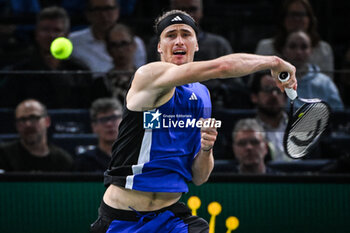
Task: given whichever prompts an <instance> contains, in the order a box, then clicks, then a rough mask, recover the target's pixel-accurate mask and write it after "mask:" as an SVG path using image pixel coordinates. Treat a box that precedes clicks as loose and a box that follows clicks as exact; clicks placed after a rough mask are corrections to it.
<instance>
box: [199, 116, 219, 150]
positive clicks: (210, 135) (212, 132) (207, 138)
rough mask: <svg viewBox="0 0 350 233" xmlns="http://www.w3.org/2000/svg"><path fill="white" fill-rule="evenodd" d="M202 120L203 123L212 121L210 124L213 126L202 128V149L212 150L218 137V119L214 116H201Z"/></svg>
mask: <svg viewBox="0 0 350 233" xmlns="http://www.w3.org/2000/svg"><path fill="white" fill-rule="evenodd" d="M200 120H201V121H203V124H204V122H207V121H210V122H209V124H208V125H209V126H212V127H202V128H201V150H203V151H210V150H211V149H212V148H213V146H214V143H215V141H216V137H217V135H218V131H217V130H216V127H215V122H216V121H215V119H214V118H209V119H203V118H201V119H200Z"/></svg>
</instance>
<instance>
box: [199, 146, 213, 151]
mask: <svg viewBox="0 0 350 233" xmlns="http://www.w3.org/2000/svg"><path fill="white" fill-rule="evenodd" d="M212 149H213V147H212V146H211V147H209V148H201V150H202V151H204V152H210V151H211V150H212Z"/></svg>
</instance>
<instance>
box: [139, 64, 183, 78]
mask: <svg viewBox="0 0 350 233" xmlns="http://www.w3.org/2000/svg"><path fill="white" fill-rule="evenodd" d="M175 66H176V65H175V64H172V63H168V62H161V61H157V62H151V63H148V64H145V65H143V66H141V67H140V68H138V69H137V70H136V72H135V78H137V77H138V76H142V77H143V76H157V74H160V73H162V72H164V71H166V70H167V69H169V68H171V67H175Z"/></svg>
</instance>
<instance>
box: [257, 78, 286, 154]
mask: <svg viewBox="0 0 350 233" xmlns="http://www.w3.org/2000/svg"><path fill="white" fill-rule="evenodd" d="M251 99H252V102H253V103H254V104H255V106H256V108H257V116H256V120H257V122H258V123H259V125H260V126H261V127H262V128H263V129H264V131H265V134H266V139H267V140H268V141H269V142H270V149H271V150H270V152H271V153H270V154H271V159H272V160H273V161H290V160H291V158H289V157H288V156H287V155H286V154H285V152H284V148H283V135H284V131H285V129H286V127H287V121H288V116H287V114H286V113H285V111H284V110H285V106H286V96H285V94H284V93H282V92H281V90H280V89H279V88H278V87H277V85H276V83H275V80H274V78H273V77H272V76H271V73H270V72H268V71H264V72H258V73H255V74H254V75H253V79H252V83H251Z"/></svg>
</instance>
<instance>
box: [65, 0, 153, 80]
mask: <svg viewBox="0 0 350 233" xmlns="http://www.w3.org/2000/svg"><path fill="white" fill-rule="evenodd" d="M87 5H88V6H87V12H86V15H87V19H88V21H89V22H90V24H91V25H90V27H88V28H86V29H83V30H81V31H76V32H73V33H71V35H70V39H71V40H72V42H73V45H74V50H73V54H72V56H73V57H76V58H77V59H80V60H82V61H83V62H84V63H85V64H86V65H87V66H88V67H89V68H90V69H91V71H93V72H107V71H109V70H111V69H112V68H113V59H112V57H111V56H110V55H109V54H108V52H107V49H106V44H105V36H106V32H107V30H108V29H109V28H110V27H111V26H112V25H113V24H114V23H116V21H117V20H118V18H119V10H120V9H119V5H118V2H117V1H116V0H89V1H88V4H87ZM135 44H136V53H135V54H134V66H135V67H136V68H138V67H140V66H141V65H143V64H145V63H146V49H145V45H144V43H143V41H142V40H141V38H139V37H135ZM96 77H97V76H96Z"/></svg>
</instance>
